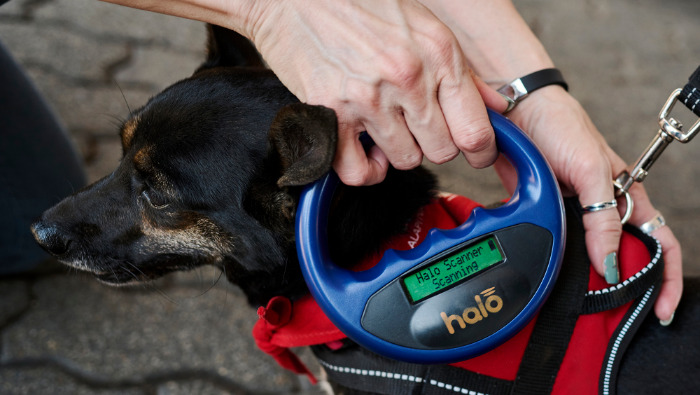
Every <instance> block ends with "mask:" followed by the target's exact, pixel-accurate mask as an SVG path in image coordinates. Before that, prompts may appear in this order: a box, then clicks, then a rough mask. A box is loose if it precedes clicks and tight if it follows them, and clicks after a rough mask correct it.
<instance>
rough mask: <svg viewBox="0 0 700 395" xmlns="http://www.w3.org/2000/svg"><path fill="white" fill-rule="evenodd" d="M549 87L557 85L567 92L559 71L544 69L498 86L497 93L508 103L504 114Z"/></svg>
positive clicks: (567, 88) (566, 85)
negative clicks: (532, 94)
mask: <svg viewBox="0 0 700 395" xmlns="http://www.w3.org/2000/svg"><path fill="white" fill-rule="evenodd" d="M550 85H558V86H561V87H562V88H564V90H566V91H568V90H569V85H568V84H567V83H566V81H565V80H564V76H563V75H562V74H561V71H559V69H556V68H546V69H542V70H538V71H535V72H533V73H530V74H527V75H524V76H522V77H519V78H516V79H514V80H512V81H510V82H508V83H507V84H504V85H502V86H500V87H499V88H498V89H497V91H498V93H500V94H501V96H503V98H504V99H506V100H507V101H508V107H507V108H506V110H505V111H504V112H503V113H504V114H505V113H507V112H509V111H511V110H513V109H514V108H515V106H516V105H517V104H519V103H520V102H521V101H523V100H524V99H526V98H527V97H528V96H529V95H530V94H531V93H533V92H535V91H537V90H539V89H542V88H544V87H547V86H550Z"/></svg>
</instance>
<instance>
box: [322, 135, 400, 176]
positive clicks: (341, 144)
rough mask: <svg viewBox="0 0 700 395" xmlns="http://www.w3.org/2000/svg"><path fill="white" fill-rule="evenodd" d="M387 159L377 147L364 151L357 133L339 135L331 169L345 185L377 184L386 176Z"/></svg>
mask: <svg viewBox="0 0 700 395" xmlns="http://www.w3.org/2000/svg"><path fill="white" fill-rule="evenodd" d="M388 168H389V161H388V160H387V158H386V156H384V155H383V154H382V152H381V150H380V149H379V148H378V147H376V146H375V147H373V148H372V149H370V151H369V154H367V153H366V152H365V149H364V147H363V146H362V143H361V142H360V139H359V134H354V135H350V136H347V137H339V139H338V150H337V152H336V155H335V158H334V160H333V169H334V170H335V172H336V173H337V174H338V177H339V178H340V180H341V181H342V182H343V183H344V184H346V185H354V186H358V185H373V184H378V183H380V182H382V181H383V180H384V178H385V177H386V172H387V170H388Z"/></svg>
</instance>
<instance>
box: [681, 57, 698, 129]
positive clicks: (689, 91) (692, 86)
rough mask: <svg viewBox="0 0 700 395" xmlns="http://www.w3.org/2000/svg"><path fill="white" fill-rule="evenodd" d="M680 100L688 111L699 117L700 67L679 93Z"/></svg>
mask: <svg viewBox="0 0 700 395" xmlns="http://www.w3.org/2000/svg"><path fill="white" fill-rule="evenodd" d="M680 100H681V101H682V102H683V104H685V106H686V107H688V109H689V110H690V111H692V112H693V113H694V114H695V115H697V116H699V117H700V67H698V68H697V69H695V72H694V73H693V75H691V76H690V79H689V80H688V83H687V84H686V85H685V86H684V87H683V90H682V91H681V97H680Z"/></svg>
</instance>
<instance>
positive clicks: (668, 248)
mask: <svg viewBox="0 0 700 395" xmlns="http://www.w3.org/2000/svg"><path fill="white" fill-rule="evenodd" d="M509 117H510V118H511V119H512V120H513V121H514V122H515V123H516V124H518V125H519V126H520V127H521V128H522V129H523V130H524V131H525V132H526V133H528V134H529V135H530V137H531V138H532V139H533V140H534V141H535V142H536V143H537V145H538V146H539V148H540V149H541V150H542V152H543V154H544V155H545V157H546V158H547V159H548V160H549V163H550V165H551V166H552V169H553V170H554V173H555V175H556V177H557V178H558V180H559V182H560V185H561V187H562V193H563V194H565V195H568V196H578V197H579V201H580V203H581V205H583V206H585V205H589V204H592V203H595V202H602V201H610V200H612V199H613V197H614V190H613V185H612V179H613V177H614V176H615V175H617V174H619V173H620V172H621V171H622V170H624V169H625V168H626V164H625V162H624V161H623V160H622V159H621V158H620V157H619V156H618V155H617V154H616V153H615V152H614V151H613V150H612V149H611V148H610V146H608V144H607V143H606V142H605V139H604V138H603V136H602V135H601V134H600V133H599V132H598V130H597V129H596V127H595V126H594V125H593V123H592V121H591V120H590V118H589V117H588V115H587V114H586V112H585V110H584V109H583V108H582V107H581V105H580V104H579V103H578V102H577V101H576V100H575V99H574V98H573V97H571V96H570V95H569V94H568V93H567V92H566V91H565V90H564V89H562V88H560V87H558V86H550V87H546V88H542V89H540V90H538V91H536V92H535V93H533V94H531V95H530V97H528V98H527V99H526V100H523V101H522V102H521V103H520V104H518V106H517V107H516V108H515V109H514V110H513V111H512V112H510V113H509ZM496 169H497V171H498V172H499V175H501V177H502V179H503V180H504V184H505V185H506V187H507V188H508V189H509V190H510V191H512V190H513V189H514V188H515V181H516V177H515V173H514V172H513V170H512V168H510V166H509V164H508V163H507V162H506V161H504V160H499V161H498V162H497V164H496ZM630 194H631V196H632V199H633V201H634V211H633V213H632V217H631V218H630V220H629V223H631V224H632V225H636V226H640V225H641V224H643V223H644V222H646V221H648V220H650V219H652V218H653V217H655V216H656V215H657V211H656V210H655V209H654V207H653V205H652V204H651V202H650V200H649V197H648V196H647V194H646V192H645V190H644V187H642V185H641V184H639V183H635V184H634V185H633V186H632V188H631V189H630ZM620 208H621V209H624V207H620ZM620 218H621V212H618V211H616V210H602V211H598V212H594V213H587V214H584V216H583V225H584V228H585V231H586V236H585V237H586V246H587V249H588V255H589V257H590V259H591V263H592V265H593V267H594V268H595V270H596V271H597V272H598V273H599V274H600V275H601V276H605V278H606V280H608V282H611V283H616V282H617V281H619V278H618V279H617V280H616V281H615V279H614V277H615V275H614V274H615V273H613V272H612V271H611V268H610V267H607V268H606V266H605V264H604V262H606V258H607V257H609V256H610V254H611V253H612V252H616V251H617V249H618V246H619V242H620V237H621V234H622V225H621V224H620ZM652 236H654V237H656V238H657V239H658V240H659V242H660V243H661V246H662V248H663V255H664V262H665V269H664V280H663V284H662V287H661V293H660V294H659V297H658V299H657V301H656V304H655V306H654V310H655V313H656V316H657V317H658V318H659V319H660V320H662V321H667V320H669V319H671V318H672V316H673V312H674V311H675V309H676V307H677V306H678V303H679V301H680V298H681V293H682V290H683V269H682V256H681V248H680V244H679V243H678V240H676V238H675V236H674V235H673V232H672V231H671V229H670V228H669V227H668V226H663V227H661V228H658V229H656V230H655V231H653V232H652ZM610 259H611V258H608V259H607V261H608V262H610ZM618 276H619V275H618Z"/></svg>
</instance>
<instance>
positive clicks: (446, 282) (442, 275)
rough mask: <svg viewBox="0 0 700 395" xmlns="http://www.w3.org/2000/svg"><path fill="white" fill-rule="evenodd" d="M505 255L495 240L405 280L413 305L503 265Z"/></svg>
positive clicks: (471, 245)
mask: <svg viewBox="0 0 700 395" xmlns="http://www.w3.org/2000/svg"><path fill="white" fill-rule="evenodd" d="M503 259H504V255H503V252H502V251H501V248H500V246H499V245H498V242H497V241H496V238H495V237H493V236H491V237H488V238H486V239H483V240H481V241H479V242H477V243H475V244H470V245H468V246H466V247H464V248H461V249H459V251H457V252H455V253H452V254H450V255H448V256H446V257H444V258H441V259H440V260H438V261H436V262H434V263H432V264H430V265H428V266H426V267H423V268H422V269H420V270H418V271H415V272H412V273H410V274H408V275H406V276H404V277H402V278H401V281H402V282H403V285H404V289H405V290H406V292H407V293H408V295H409V297H410V299H411V301H412V302H414V303H415V302H418V301H421V300H423V299H425V298H427V297H429V296H431V295H434V294H436V293H438V292H440V291H442V290H444V289H447V288H451V287H452V286H454V285H457V284H459V283H461V282H462V281H465V280H466V279H468V278H470V277H472V276H473V275H475V274H477V273H479V272H482V271H484V270H486V269H487V268H489V267H491V266H493V265H495V264H497V263H500V262H503Z"/></svg>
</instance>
